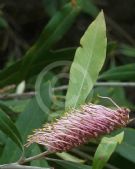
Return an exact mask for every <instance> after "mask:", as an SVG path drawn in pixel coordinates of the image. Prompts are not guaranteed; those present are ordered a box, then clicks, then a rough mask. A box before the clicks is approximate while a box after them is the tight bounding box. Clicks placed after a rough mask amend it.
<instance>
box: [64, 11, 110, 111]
mask: <svg viewBox="0 0 135 169" xmlns="http://www.w3.org/2000/svg"><path fill="white" fill-rule="evenodd" d="M106 43H107V41H106V26H105V20H104V15H103V12H101V13H100V14H99V15H98V17H97V18H96V19H95V21H94V22H93V23H92V24H91V25H90V26H89V27H88V29H87V30H86V32H85V34H84V35H83V37H82V38H81V41H80V44H81V47H79V48H77V50H76V53H75V58H74V61H73V64H72V66H71V69H70V80H69V87H68V91H67V95H66V108H70V107H74V108H75V107H77V106H79V105H80V104H83V103H84V102H85V100H86V98H87V96H88V94H89V92H90V91H91V89H92V87H93V85H94V83H95V82H96V80H97V77H98V74H99V71H100V70H101V68H102V66H103V63H104V60H105V55H106Z"/></svg>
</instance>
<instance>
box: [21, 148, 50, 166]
mask: <svg viewBox="0 0 135 169" xmlns="http://www.w3.org/2000/svg"><path fill="white" fill-rule="evenodd" d="M48 154H51V152H49V151H45V152H43V153H40V154H38V155H35V156H32V157H29V158H21V159H20V160H19V161H18V164H20V165H21V164H24V163H28V162H30V161H33V160H38V159H40V158H43V157H44V156H46V155H48Z"/></svg>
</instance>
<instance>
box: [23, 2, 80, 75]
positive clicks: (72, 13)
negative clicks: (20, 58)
mask: <svg viewBox="0 0 135 169" xmlns="http://www.w3.org/2000/svg"><path fill="white" fill-rule="evenodd" d="M79 11H80V10H79V8H77V7H76V8H75V7H73V6H72V5H71V4H70V3H69V4H67V5H65V6H64V7H63V8H62V10H61V11H59V12H57V13H56V14H55V16H54V17H53V18H52V19H51V20H50V22H49V23H48V24H47V26H46V27H45V28H44V30H43V31H42V33H41V35H40V37H39V39H38V40H37V42H36V43H35V44H34V45H33V46H32V47H31V48H30V49H29V50H28V51H27V53H26V54H25V56H24V57H25V59H24V62H23V63H22V66H21V67H22V68H21V69H20V71H21V72H23V77H26V75H27V73H28V72H29V70H30V67H31V64H32V63H33V62H34V60H35V59H36V58H38V57H39V55H45V52H46V51H47V50H48V49H50V48H51V46H52V45H53V44H55V43H56V42H57V41H58V40H60V39H61V38H62V36H63V35H64V34H65V33H66V32H67V30H68V29H69V28H70V26H71V25H72V23H73V22H74V20H75V18H76V16H77V15H78V13H79ZM24 67H26V68H27V69H24Z"/></svg>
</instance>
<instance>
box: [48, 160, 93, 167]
mask: <svg viewBox="0 0 135 169" xmlns="http://www.w3.org/2000/svg"><path fill="white" fill-rule="evenodd" d="M47 160H49V161H54V162H55V163H57V164H59V165H60V166H62V168H63V169H92V168H91V166H88V165H83V164H78V163H74V162H71V161H66V160H57V159H53V158H52V159H50V158H49V159H48V158H47Z"/></svg>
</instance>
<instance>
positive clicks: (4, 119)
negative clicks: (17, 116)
mask: <svg viewBox="0 0 135 169" xmlns="http://www.w3.org/2000/svg"><path fill="white" fill-rule="evenodd" d="M0 130H1V131H2V132H3V133H5V134H6V135H8V136H9V137H10V139H11V140H12V141H14V143H15V144H17V145H18V147H19V148H20V149H21V150H22V151H23V144H22V139H21V136H20V133H19V131H18V129H17V128H16V126H15V125H14V123H13V122H12V121H11V120H10V118H9V117H8V116H7V115H6V114H5V113H4V112H3V111H2V110H0Z"/></svg>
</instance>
